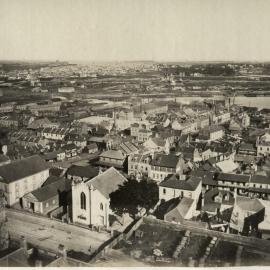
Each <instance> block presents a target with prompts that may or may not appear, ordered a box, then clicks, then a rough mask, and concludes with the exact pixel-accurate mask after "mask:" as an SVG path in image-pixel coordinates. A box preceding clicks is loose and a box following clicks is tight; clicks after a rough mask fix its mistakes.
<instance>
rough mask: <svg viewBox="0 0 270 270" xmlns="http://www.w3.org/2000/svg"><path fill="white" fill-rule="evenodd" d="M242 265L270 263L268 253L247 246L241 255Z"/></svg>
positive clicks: (264, 264)
mask: <svg viewBox="0 0 270 270" xmlns="http://www.w3.org/2000/svg"><path fill="white" fill-rule="evenodd" d="M241 265H242V266H255V265H256V266H266V265H268V266H269V265H270V254H264V253H260V252H255V251H254V250H250V249H248V248H244V249H243V252H242V255H241Z"/></svg>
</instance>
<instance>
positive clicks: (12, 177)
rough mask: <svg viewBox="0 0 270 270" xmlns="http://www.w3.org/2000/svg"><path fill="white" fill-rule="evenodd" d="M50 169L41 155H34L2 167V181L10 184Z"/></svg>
mask: <svg viewBox="0 0 270 270" xmlns="http://www.w3.org/2000/svg"><path fill="white" fill-rule="evenodd" d="M48 169H49V166H48V164H47V163H46V162H45V161H44V160H43V159H42V158H41V157H40V156H39V155H34V156H31V157H28V158H25V159H21V160H18V161H14V162H11V163H9V164H6V165H3V166H0V181H1V182H4V183H6V184H9V183H12V182H14V181H17V180H19V179H22V178H25V177H28V176H31V175H34V174H37V173H40V172H42V171H45V170H48Z"/></svg>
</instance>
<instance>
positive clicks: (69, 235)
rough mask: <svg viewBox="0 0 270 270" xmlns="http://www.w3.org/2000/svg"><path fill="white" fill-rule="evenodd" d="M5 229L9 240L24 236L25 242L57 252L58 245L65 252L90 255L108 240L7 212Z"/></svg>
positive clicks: (50, 222) (95, 233)
mask: <svg viewBox="0 0 270 270" xmlns="http://www.w3.org/2000/svg"><path fill="white" fill-rule="evenodd" d="M7 217H8V223H7V228H8V231H9V233H10V235H11V238H15V239H19V238H20V237H21V236H25V238H26V241H27V242H29V243H31V244H33V245H37V246H39V247H41V248H44V249H48V250H50V251H54V252H57V250H58V246H59V244H62V245H64V246H65V247H66V249H67V250H71V249H73V250H75V251H82V252H84V253H89V251H88V250H89V247H90V246H91V253H92V252H94V251H95V249H96V248H98V247H99V246H100V245H101V244H102V243H103V242H105V241H106V240H108V239H109V238H110V234H108V233H103V232H101V233H98V232H94V231H90V230H87V229H85V228H81V227H77V226H74V225H69V224H65V223H61V222H58V221H55V220H50V219H46V218H43V217H37V216H33V215H30V214H27V213H22V212H15V211H13V210H7Z"/></svg>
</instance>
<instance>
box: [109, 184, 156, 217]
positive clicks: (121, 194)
mask: <svg viewBox="0 0 270 270" xmlns="http://www.w3.org/2000/svg"><path fill="white" fill-rule="evenodd" d="M158 197H159V196H158V186H157V184H156V183H155V182H150V181H147V180H142V181H140V182H138V181H136V180H134V179H129V180H128V181H126V182H125V183H124V184H123V185H122V186H119V189H118V190H116V191H114V192H112V193H111V194H110V206H111V208H112V210H113V211H114V212H115V213H116V214H117V215H120V216H122V214H123V213H129V214H130V215H132V216H133V217H135V215H136V214H137V213H138V207H143V208H145V209H146V211H149V209H151V208H152V207H154V206H155V205H156V203H157V202H158Z"/></svg>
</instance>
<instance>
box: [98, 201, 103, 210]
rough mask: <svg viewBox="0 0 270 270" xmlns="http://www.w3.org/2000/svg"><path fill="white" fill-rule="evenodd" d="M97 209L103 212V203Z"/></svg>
mask: <svg viewBox="0 0 270 270" xmlns="http://www.w3.org/2000/svg"><path fill="white" fill-rule="evenodd" d="M99 208H100V210H101V211H103V203H100V205H99Z"/></svg>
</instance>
